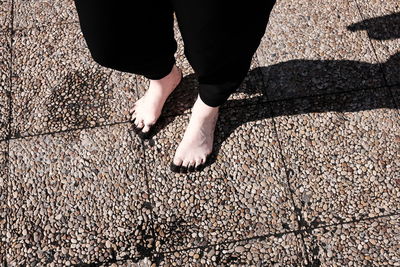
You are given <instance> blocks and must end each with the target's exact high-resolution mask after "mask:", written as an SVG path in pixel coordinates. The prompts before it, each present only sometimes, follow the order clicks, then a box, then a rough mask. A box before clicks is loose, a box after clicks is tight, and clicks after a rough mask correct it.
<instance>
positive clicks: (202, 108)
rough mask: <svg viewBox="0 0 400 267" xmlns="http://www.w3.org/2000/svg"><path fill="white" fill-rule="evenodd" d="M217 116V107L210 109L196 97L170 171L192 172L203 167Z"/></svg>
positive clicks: (212, 139) (209, 151) (209, 149)
mask: <svg viewBox="0 0 400 267" xmlns="http://www.w3.org/2000/svg"><path fill="white" fill-rule="evenodd" d="M218 115H219V107H210V106H208V105H206V104H205V103H204V102H203V101H202V100H201V99H200V97H199V96H198V97H197V100H196V102H195V103H194V105H193V108H192V115H191V117H190V121H189V125H188V126H187V128H186V131H185V133H184V136H183V139H182V141H181V143H180V144H179V146H178V148H177V150H176V152H175V156H174V159H173V162H172V163H173V164H172V165H171V170H172V171H175V172H186V171H194V170H199V168H201V167H202V166H203V164H204V163H205V162H206V159H207V157H208V156H209V155H210V154H211V152H212V148H213V142H214V130H215V125H216V122H217V119H218ZM174 165H175V166H174Z"/></svg>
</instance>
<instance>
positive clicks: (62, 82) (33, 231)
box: [0, 0, 400, 266]
mask: <svg viewBox="0 0 400 267" xmlns="http://www.w3.org/2000/svg"><path fill="white" fill-rule="evenodd" d="M175 29H176V31H175V33H176V39H177V41H178V44H179V45H178V51H177V53H176V58H177V61H178V64H179V66H180V67H181V68H182V69H183V71H184V75H185V78H184V80H183V82H182V84H181V85H180V86H179V87H178V88H177V89H176V91H175V92H174V93H173V94H172V96H171V97H170V98H169V99H168V101H167V103H166V106H165V109H164V113H163V115H162V117H161V119H160V120H161V122H162V123H161V124H160V126H159V129H158V130H159V131H158V133H157V135H156V136H154V138H153V139H152V140H150V141H145V142H142V141H141V140H140V139H139V138H138V137H137V136H135V134H134V133H133V131H132V129H131V122H130V121H129V114H128V110H129V108H130V107H131V104H132V103H133V102H134V101H135V100H136V99H138V98H139V97H140V96H142V95H143V94H144V92H145V90H146V87H147V85H148V81H147V80H146V79H143V78H142V77H139V76H135V75H132V74H129V73H123V72H118V71H114V70H111V69H107V68H104V67H102V66H99V65H98V64H97V63H95V62H94V61H93V60H92V59H91V57H90V54H89V51H88V49H87V47H86V43H85V41H84V39H83V36H82V33H81V31H80V26H79V23H78V18H77V14H76V11H75V6H74V4H73V1H71V0H59V1H50V0H35V1H34V0H3V1H0V44H1V45H0V193H1V194H0V264H2V265H3V266H70V265H75V266H157V265H161V266H204V265H219V266H235V265H236V266H239V265H240V266H400V245H399V244H400V114H399V106H400V74H399V73H400V71H399V70H400V4H399V2H398V1H397V0H304V1H298V0H278V2H277V5H276V6H275V8H274V10H273V12H272V14H271V18H270V23H269V26H268V28H267V30H266V33H265V35H264V37H263V39H262V42H261V44H260V47H259V49H258V50H257V52H256V54H255V55H254V58H253V63H252V66H251V70H250V71H249V73H248V76H247V77H246V79H245V81H244V82H243V83H242V85H241V87H240V88H239V89H238V90H237V92H236V93H234V94H233V95H232V96H231V97H230V99H229V101H228V102H227V103H226V104H224V106H223V107H222V108H221V117H220V120H219V121H218V124H217V130H216V137H215V146H214V151H215V153H214V157H213V164H212V165H211V166H209V167H207V168H206V169H204V171H203V172H201V173H194V174H187V175H185V174H175V173H171V172H170V171H169V169H168V165H169V163H170V161H171V160H172V157H173V154H174V152H175V149H176V147H177V145H178V144H179V142H180V140H181V138H182V136H183V133H184V130H185V127H186V125H187V123H188V119H189V116H190V108H191V106H192V104H193V103H194V101H195V98H196V96H197V89H198V88H197V87H198V83H197V81H196V79H195V75H194V74H193V70H192V68H191V66H190V65H189V63H188V61H187V59H186V57H185V56H184V53H183V51H184V50H183V42H182V39H181V37H180V34H179V31H178V26H177V25H176V24H175ZM132 34H134V32H133V33H132ZM136 38H138V40H139V41H140V38H141V37H140V36H136Z"/></svg>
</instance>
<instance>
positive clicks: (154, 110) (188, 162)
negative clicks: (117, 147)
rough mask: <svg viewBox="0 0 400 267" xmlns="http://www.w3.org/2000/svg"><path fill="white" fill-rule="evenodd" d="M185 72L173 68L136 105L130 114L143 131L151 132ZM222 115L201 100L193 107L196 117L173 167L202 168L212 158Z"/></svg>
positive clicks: (180, 145) (151, 82) (178, 149)
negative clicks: (216, 131)
mask: <svg viewBox="0 0 400 267" xmlns="http://www.w3.org/2000/svg"><path fill="white" fill-rule="evenodd" d="M181 77H182V74H181V70H180V69H179V68H178V67H176V66H175V65H174V66H173V68H172V70H171V72H170V73H169V74H168V75H167V76H165V77H164V78H162V79H160V80H150V86H149V88H148V90H147V91H146V93H145V94H144V95H143V96H142V97H141V98H140V99H139V100H137V101H136V102H135V103H134V106H133V108H132V109H131V110H130V111H131V113H132V120H134V119H135V125H136V126H137V127H140V128H141V127H143V129H142V131H143V132H147V131H149V129H150V127H149V126H151V125H153V124H154V123H155V122H156V121H157V119H158V118H159V116H160V115H161V110H162V108H163V106H164V103H165V101H166V100H167V98H168V96H169V95H170V94H171V93H172V92H173V90H174V89H175V88H176V86H177V85H178V84H179V82H180V80H181ZM218 115H219V107H211V106H208V105H207V104H205V103H204V102H203V101H202V100H201V98H200V97H199V96H198V97H197V99H196V102H195V103H194V105H193V107H192V114H191V117H190V120H189V124H188V126H187V128H186V131H185V133H184V135H183V138H182V140H181V142H180V144H179V146H178V148H177V149H176V151H175V155H174V159H173V163H174V164H175V165H177V166H184V167H188V168H189V167H190V166H195V167H197V166H199V165H201V164H203V163H204V162H205V160H206V157H207V155H209V154H211V152H212V147H213V142H214V130H215V125H216V122H217V119H218Z"/></svg>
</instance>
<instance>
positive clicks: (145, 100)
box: [130, 65, 182, 133]
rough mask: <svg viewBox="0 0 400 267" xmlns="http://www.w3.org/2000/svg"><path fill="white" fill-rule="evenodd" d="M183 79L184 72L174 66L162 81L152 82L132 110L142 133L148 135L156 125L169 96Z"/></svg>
mask: <svg viewBox="0 0 400 267" xmlns="http://www.w3.org/2000/svg"><path fill="white" fill-rule="evenodd" d="M181 79H182V71H181V70H180V69H179V68H178V67H177V66H176V65H174V66H173V68H172V70H171V72H170V73H169V74H168V75H167V76H165V77H164V78H162V79H160V80H150V86H149V88H148V89H147V91H146V93H145V94H144V95H143V96H142V97H141V98H140V99H139V100H137V101H136V102H135V103H134V104H133V107H132V108H131V109H130V112H131V113H132V120H135V125H136V127H138V128H143V129H142V130H141V131H142V132H143V133H146V132H148V131H149V130H150V127H151V126H152V125H153V124H155V123H156V121H157V120H158V118H159V117H160V115H161V111H162V108H163V106H164V103H165V101H166V100H167V98H168V96H169V95H170V94H171V93H172V92H173V91H174V89H175V88H176V87H177V85H178V84H179V83H180V81H181Z"/></svg>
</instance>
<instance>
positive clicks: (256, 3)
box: [172, 0, 275, 170]
mask: <svg viewBox="0 0 400 267" xmlns="http://www.w3.org/2000/svg"><path fill="white" fill-rule="evenodd" d="M172 2H173V6H174V10H175V12H176V16H177V19H178V24H179V28H180V31H181V33H182V38H183V41H184V45H185V55H186V57H187V58H188V60H189V63H190V64H191V65H192V67H193V69H194V71H195V72H196V74H197V75H198V79H199V97H198V99H197V101H196V103H195V105H194V107H193V109H192V116H191V118H190V122H189V125H188V128H187V130H186V132H185V135H184V137H183V139H182V142H181V143H180V144H179V146H178V149H177V151H176V153H175V157H174V160H173V163H174V165H175V166H174V165H173V166H172V167H173V168H174V169H176V170H177V169H179V166H182V167H183V168H181V170H186V168H189V167H192V169H193V167H194V166H197V165H198V164H199V162H200V163H203V162H204V159H205V158H206V156H207V155H208V154H209V153H211V151H212V144H213V137H214V129H215V123H216V120H217V118H218V112H219V106H220V105H222V104H223V103H225V102H226V100H227V99H228V98H229V96H230V95H231V94H232V93H233V92H234V91H235V90H237V88H238V87H239V85H240V84H241V82H242V81H243V80H244V78H245V76H246V74H247V72H248V70H249V68H250V64H251V59H252V57H253V55H254V53H255V51H256V49H257V47H258V46H259V44H260V41H261V38H262V36H263V35H264V33H265V29H266V26H267V22H268V18H269V14H270V12H271V10H272V7H273V5H274V3H275V0H248V1H246V2H241V1H238V2H235V1H228V0H218V1H216V0H201V1H200V0H199V1H196V0H193V1H188V0H172ZM189 169H190V168H189Z"/></svg>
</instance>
